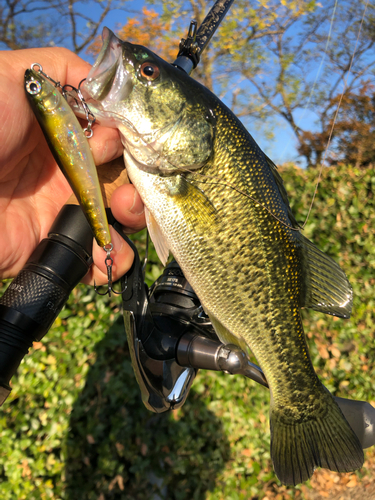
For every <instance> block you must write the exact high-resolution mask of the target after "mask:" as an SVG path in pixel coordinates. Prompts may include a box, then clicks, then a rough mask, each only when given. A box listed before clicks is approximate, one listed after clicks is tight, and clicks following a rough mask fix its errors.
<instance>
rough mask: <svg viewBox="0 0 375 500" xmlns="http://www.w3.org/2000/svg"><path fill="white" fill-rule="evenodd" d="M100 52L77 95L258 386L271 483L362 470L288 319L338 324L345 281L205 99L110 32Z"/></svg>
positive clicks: (249, 147)
mask: <svg viewBox="0 0 375 500" xmlns="http://www.w3.org/2000/svg"><path fill="white" fill-rule="evenodd" d="M103 39H104V45H103V49H102V52H101V54H100V55H99V58H98V60H97V62H96V63H95V65H94V67H93V69H92V71H91V72H90V74H89V75H88V78H87V81H86V84H85V89H86V92H87V93H88V96H89V98H91V99H92V102H93V103H94V105H95V106H97V111H96V113H97V114H98V118H99V119H100V117H102V118H103V119H104V120H105V122H106V124H107V125H108V124H110V122H111V120H112V121H113V123H114V125H115V126H117V127H118V128H119V130H120V132H121V135H122V139H123V144H124V158H125V164H126V167H127V171H128V174H129V177H130V179H131V180H132V182H133V183H134V185H135V186H136V188H137V190H138V191H139V193H140V195H141V197H142V199H143V201H144V203H145V205H146V207H147V211H148V215H147V221H148V227H149V230H150V234H151V237H152V238H153V240H154V242H155V243H156V248H157V249H158V253H159V255H160V256H161V257H162V258H163V260H165V259H166V255H167V252H166V251H165V250H166V248H167V249H168V250H170V251H171V252H172V253H173V256H174V257H175V259H176V260H177V262H178V263H179V264H180V266H181V268H182V270H183V272H184V274H185V276H186V278H187V279H188V281H189V282H190V284H191V286H192V287H193V289H194V290H195V292H196V294H197V295H198V297H199V298H200V300H201V303H202V305H203V307H204V308H205V310H206V312H207V313H208V315H209V317H210V319H211V322H212V324H213V326H214V328H215V331H216V333H217V335H218V337H219V338H220V339H221V340H222V341H223V342H225V343H235V344H237V345H240V346H241V347H242V348H244V349H250V350H251V351H252V352H253V354H254V355H255V357H256V359H257V361H258V363H259V364H260V366H261V368H262V370H263V371H264V373H265V376H266V378H267V381H268V383H269V386H270V390H271V405H270V426H271V456H272V460H273V463H274V468H275V472H276V474H277V475H278V477H279V478H280V480H281V481H282V482H284V483H285V484H297V483H299V482H302V481H305V480H306V479H308V478H309V477H311V475H312V473H313V471H314V469H315V468H316V467H317V466H322V467H327V468H329V469H331V470H336V471H351V470H355V469H357V468H359V467H361V465H362V464H363V451H362V449H361V446H360V443H359V441H358V438H357V437H356V436H355V434H354V433H353V431H352V430H351V428H350V426H349V424H348V423H347V421H346V420H345V418H344V417H343V415H342V413H341V411H340V409H339V408H338V406H337V405H336V403H335V401H334V399H333V397H332V395H331V394H330V393H329V392H328V391H327V390H326V389H325V388H324V386H323V385H322V384H321V382H320V381H319V379H318V377H317V375H316V374H315V371H314V368H313V365H312V363H311V360H310V356H309V353H308V349H307V344H306V340H305V334H304V331H303V326H302V321H301V316H300V308H301V307H303V306H305V307H311V308H313V309H316V310H319V311H321V312H325V313H328V314H335V315H337V316H341V317H348V316H349V315H350V312H351V304H352V292H351V287H350V285H349V283H348V281H347V278H346V276H345V274H344V273H343V272H342V270H341V269H340V268H339V266H338V265H337V264H336V263H334V262H333V261H332V260H331V259H330V258H329V257H328V256H326V255H325V254H323V252H321V251H320V250H318V249H317V248H316V247H315V246H314V245H313V244H312V243H311V242H309V241H308V240H307V239H306V238H305V237H304V236H303V235H302V234H301V233H300V232H299V231H298V230H296V229H297V228H298V225H297V223H296V220H295V218H294V216H293V214H292V212H291V210H290V207H289V202H288V199H287V195H286V192H285V189H284V187H283V184H282V180H281V178H280V176H279V174H278V173H277V170H276V167H275V166H274V165H273V163H272V162H271V160H269V159H268V158H267V156H266V155H265V154H264V153H263V152H262V151H261V150H260V148H259V147H258V145H257V144H256V142H255V141H254V139H253V138H252V137H251V135H250V134H249V133H248V132H247V131H246V129H245V128H244V127H243V125H242V124H241V122H240V121H239V120H238V119H237V118H236V117H235V116H234V115H233V113H232V112H231V111H230V110H229V109H228V108H227V107H226V106H225V105H224V104H223V103H222V102H221V101H220V100H219V99H218V98H217V97H216V96H215V95H213V94H212V93H211V92H209V91H208V90H207V89H205V88H204V87H203V86H202V85H200V84H198V83H197V82H195V81H194V80H192V79H191V78H189V77H188V76H187V75H185V74H184V73H183V72H181V71H179V70H177V69H175V68H173V67H171V66H170V65H168V64H167V63H165V61H163V60H161V59H160V58H158V57H157V56H156V55H155V54H153V53H152V52H151V51H149V50H148V49H146V48H144V47H141V46H137V45H132V44H129V43H127V42H122V41H120V40H118V39H117V38H116V37H115V35H113V34H112V33H111V32H109V30H105V31H104V35H103ZM108 82H111V85H112V86H110V85H109V83H108ZM121 89H122V90H121Z"/></svg>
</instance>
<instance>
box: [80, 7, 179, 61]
mask: <svg viewBox="0 0 375 500" xmlns="http://www.w3.org/2000/svg"><path fill="white" fill-rule="evenodd" d="M169 28H170V26H169V24H166V23H163V21H162V19H161V18H160V15H159V14H158V13H157V12H155V11H154V10H152V9H147V7H143V8H142V15H140V16H138V17H134V18H132V19H129V20H128V22H127V23H126V24H124V26H122V27H120V28H119V29H117V30H116V35H117V36H118V37H119V38H120V39H121V40H124V41H127V42H130V43H136V44H139V45H144V46H145V47H147V48H149V49H150V50H152V51H153V52H155V53H156V54H157V55H158V56H160V57H162V58H163V59H165V60H166V61H168V62H173V61H174V60H175V59H176V56H177V51H178V44H179V40H177V39H174V38H169V36H168V32H169ZM101 46H102V40H101V37H97V38H96V39H95V41H94V42H93V43H92V44H91V45H90V47H89V48H88V50H87V53H89V54H92V55H96V54H98V53H99V51H100V49H101Z"/></svg>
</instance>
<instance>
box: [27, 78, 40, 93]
mask: <svg viewBox="0 0 375 500" xmlns="http://www.w3.org/2000/svg"><path fill="white" fill-rule="evenodd" d="M41 89H42V86H41V85H40V83H39V82H38V81H36V80H30V81H29V82H27V83H26V90H27V92H28V93H29V94H31V95H36V94H39V92H40V91H41Z"/></svg>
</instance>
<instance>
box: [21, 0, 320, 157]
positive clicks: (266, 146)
mask: <svg viewBox="0 0 375 500" xmlns="http://www.w3.org/2000/svg"><path fill="white" fill-rule="evenodd" d="M144 4H145V2H144V1H143V0H142V1H136V0H133V1H127V2H126V3H125V6H126V9H121V10H120V9H114V10H112V11H111V12H110V13H109V14H108V15H107V17H106V19H105V20H104V22H103V23H102V26H101V29H102V27H103V26H108V27H109V28H110V29H112V30H116V28H117V27H119V26H120V25H123V24H125V23H126V21H127V19H128V18H130V17H134V16H137V11H138V12H140V11H141V9H142V7H143V5H144ZM81 5H82V9H84V12H89V15H90V16H91V17H93V18H98V17H99V15H100V8H99V7H98V5H97V4H96V3H92V2H90V0H89V1H88V2H85V3H82V4H81ZM151 8H152V9H154V10H156V11H159V12H160V7H159V6H157V5H153V6H151ZM29 19H30V18H29ZM189 22H190V18H187V19H186V22H185V26H186V31H187V28H188V26H189ZM100 31H101V30H100ZM186 31H184V32H181V37H182V36H185V35H186ZM52 36H53V32H52ZM215 36H217V35H215ZM68 40H69V38H68V37H67V44H66V46H67V47H68V48H71V47H69V42H68ZM176 52H177V47H176ZM80 55H81V57H83V58H85V59H86V60H88V61H89V62H91V63H92V62H93V60H92V58H90V56H88V55H86V54H85V53H81V54H80ZM171 62H172V61H171ZM316 71H318V66H317V68H316ZM192 76H193V77H194V74H192ZM312 78H313V79H314V78H315V75H312ZM227 104H229V103H227ZM296 117H297V122H299V124H300V125H301V126H302V128H304V125H306V128H308V129H310V130H311V129H313V122H314V118H315V116H314V113H312V112H311V111H310V112H309V111H303V110H301V111H300V112H299V113H296ZM246 126H247V128H248V130H249V132H250V133H251V134H252V135H253V137H254V139H255V140H256V141H257V142H258V144H259V145H260V147H261V148H262V149H263V150H264V151H265V152H266V153H267V154H268V156H270V158H272V159H273V160H274V161H275V163H279V164H280V163H284V162H287V161H296V160H297V159H298V153H297V150H296V144H297V143H296V140H295V137H294V133H293V131H292V130H291V128H290V126H289V125H288V124H287V123H286V122H285V121H283V120H282V119H281V118H279V119H276V120H273V122H272V126H273V132H274V138H273V139H272V140H269V139H267V136H266V135H267V134H266V133H265V130H266V128H269V123H268V122H266V123H265V124H264V127H262V125H261V124H260V123H259V122H257V123H254V122H251V121H250V120H247V121H246ZM300 160H301V159H300ZM300 164H301V165H302V166H303V163H301V161H300Z"/></svg>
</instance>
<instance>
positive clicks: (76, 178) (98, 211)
mask: <svg viewBox="0 0 375 500" xmlns="http://www.w3.org/2000/svg"><path fill="white" fill-rule="evenodd" d="M25 91H26V95H27V97H28V100H29V102H30V104H31V106H32V109H33V111H34V114H35V116H36V118H37V120H38V122H39V124H40V126H41V128H42V131H43V134H44V136H45V138H46V140H47V143H48V145H49V147H50V150H51V152H52V154H53V156H54V158H55V160H56V163H57V164H58V165H59V167H60V169H61V170H62V172H63V174H64V175H65V177H66V178H67V180H68V182H69V184H70V186H71V188H72V190H73V192H74V194H75V195H76V197H77V200H78V203H79V204H80V205H81V207H82V209H83V211H84V213H85V215H86V217H87V220H88V222H89V224H90V226H91V229H92V231H93V233H94V235H95V239H96V241H97V242H98V245H100V246H101V247H104V246H106V245H109V244H110V243H111V235H110V232H109V227H108V221H107V216H106V212H105V207H104V202H103V197H102V192H101V189H100V184H99V179H98V173H97V170H96V166H95V162H94V158H93V156H92V153H91V149H90V146H89V143H88V141H87V138H86V136H85V134H84V132H83V130H82V126H81V125H80V123H79V122H78V120H77V117H76V116H75V114H74V112H73V111H72V109H71V107H70V106H69V104H68V103H67V102H66V100H65V98H64V97H63V96H62V94H61V93H60V92H59V91H58V89H57V88H56V87H55V86H54V85H52V83H51V82H49V81H48V80H47V79H46V78H45V77H44V76H43V75H41V74H40V73H39V72H36V71H34V70H32V69H27V70H26V72H25Z"/></svg>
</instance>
